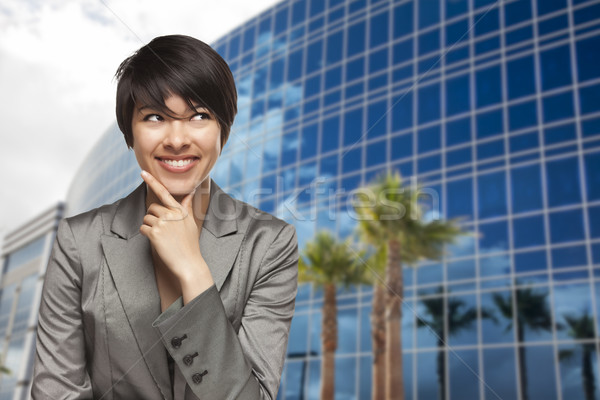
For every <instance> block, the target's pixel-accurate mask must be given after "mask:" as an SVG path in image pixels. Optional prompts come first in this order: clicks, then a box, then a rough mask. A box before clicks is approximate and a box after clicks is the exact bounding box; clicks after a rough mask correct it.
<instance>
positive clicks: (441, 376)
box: [437, 331, 446, 400]
mask: <svg viewBox="0 0 600 400" xmlns="http://www.w3.org/2000/svg"><path fill="white" fill-rule="evenodd" d="M437 334H438V337H439V339H438V354H437V376H438V384H439V390H440V391H439V396H438V398H439V399H440V400H446V352H445V351H444V343H445V340H444V339H443V338H444V332H443V331H442V332H437Z"/></svg>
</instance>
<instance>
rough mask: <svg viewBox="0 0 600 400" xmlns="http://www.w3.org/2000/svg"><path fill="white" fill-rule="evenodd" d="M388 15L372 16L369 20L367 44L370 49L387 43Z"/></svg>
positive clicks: (385, 13)
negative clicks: (369, 33)
mask: <svg viewBox="0 0 600 400" xmlns="http://www.w3.org/2000/svg"><path fill="white" fill-rule="evenodd" d="M389 17H390V15H389V13H388V12H387V11H386V12H383V13H381V14H377V15H375V16H373V17H372V18H371V20H370V32H371V35H370V39H369V44H370V46H371V47H376V46H378V45H380V44H383V43H387V41H388V31H389V29H388V26H389V23H388V21H389Z"/></svg>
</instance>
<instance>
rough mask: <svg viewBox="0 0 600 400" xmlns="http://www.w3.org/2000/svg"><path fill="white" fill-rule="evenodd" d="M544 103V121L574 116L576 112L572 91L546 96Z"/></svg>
mask: <svg viewBox="0 0 600 400" xmlns="http://www.w3.org/2000/svg"><path fill="white" fill-rule="evenodd" d="M542 105H543V108H544V122H553V121H558V120H560V119H565V118H572V117H573V115H574V112H575V111H574V108H573V107H574V105H573V93H572V92H571V91H568V92H566V93H561V94H557V95H554V96H548V97H544V99H543V100H542Z"/></svg>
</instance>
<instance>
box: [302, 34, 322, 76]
mask: <svg viewBox="0 0 600 400" xmlns="http://www.w3.org/2000/svg"><path fill="white" fill-rule="evenodd" d="M322 66H323V41H322V40H318V41H316V42H313V43H311V44H309V45H308V49H307V51H306V74H307V75H308V74H310V73H311V72H314V71H316V70H318V69H321V67H322Z"/></svg>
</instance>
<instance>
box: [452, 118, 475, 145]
mask: <svg viewBox="0 0 600 400" xmlns="http://www.w3.org/2000/svg"><path fill="white" fill-rule="evenodd" d="M470 140H471V119H470V118H468V117H467V118H463V119H459V120H456V121H452V122H448V124H447V125H446V146H453V145H456V144H460V143H466V142H469V141H470Z"/></svg>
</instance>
